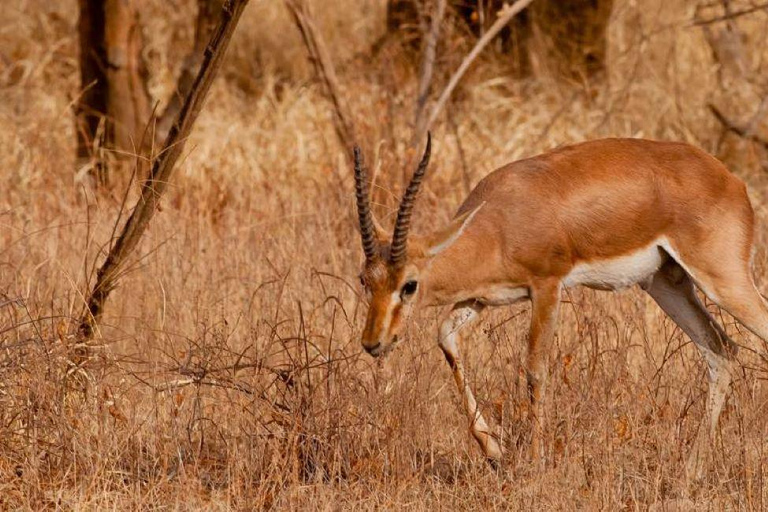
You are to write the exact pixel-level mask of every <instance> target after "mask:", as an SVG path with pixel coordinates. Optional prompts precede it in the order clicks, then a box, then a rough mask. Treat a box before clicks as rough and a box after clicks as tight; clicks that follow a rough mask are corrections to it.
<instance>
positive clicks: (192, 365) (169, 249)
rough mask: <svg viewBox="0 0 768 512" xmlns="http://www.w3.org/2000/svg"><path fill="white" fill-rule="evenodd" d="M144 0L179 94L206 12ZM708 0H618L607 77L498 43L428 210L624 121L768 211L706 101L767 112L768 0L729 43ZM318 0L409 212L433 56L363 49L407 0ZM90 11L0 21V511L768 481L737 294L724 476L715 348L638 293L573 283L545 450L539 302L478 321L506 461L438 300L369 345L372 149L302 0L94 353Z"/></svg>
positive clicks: (223, 97)
mask: <svg viewBox="0 0 768 512" xmlns="http://www.w3.org/2000/svg"><path fill="white" fill-rule="evenodd" d="M701 3H702V5H704V2H701ZM734 3H735V4H739V5H740V3H738V2H734ZM744 3H746V2H744ZM146 8H147V11H146V13H145V17H144V24H145V27H146V35H147V37H148V43H147V49H146V57H147V59H148V61H149V62H150V65H151V71H152V81H151V87H152V91H153V93H154V94H155V95H156V96H157V97H158V98H159V99H161V100H162V99H163V98H164V97H165V96H166V95H167V94H168V93H169V91H170V89H171V87H172V84H173V76H174V72H175V70H176V69H177V66H178V64H179V63H180V60H181V58H182V56H183V55H184V52H185V48H187V47H188V46H189V44H191V20H192V16H193V7H192V2H191V1H190V0H183V1H182V0H174V1H171V2H161V1H159V0H151V1H149V2H147V6H146ZM695 8H696V6H695V5H694V3H693V2H689V1H685V0H666V1H661V0H648V1H644V2H633V1H629V0H617V1H616V9H615V12H614V15H613V18H612V21H611V25H610V31H609V38H610V39H609V49H610V51H609V70H610V72H609V76H608V77H607V79H606V81H605V82H604V83H601V84H597V85H594V86H592V87H590V88H588V89H585V87H584V86H583V84H564V83H563V82H562V81H558V80H555V79H553V78H552V77H550V76H548V74H547V65H546V61H545V59H539V61H538V62H537V67H536V69H537V78H535V79H531V80H525V81H517V82H516V81H514V80H512V79H510V78H509V77H508V76H507V75H506V74H505V70H506V68H505V65H504V63H503V60H502V59H501V58H500V57H499V56H498V55H495V54H494V53H493V52H490V53H488V54H486V55H485V56H484V58H483V59H482V61H481V62H479V63H478V64H477V65H476V66H475V68H474V69H473V72H472V73H471V75H470V76H468V77H467V79H466V80H465V82H464V84H463V87H462V89H461V91H459V94H458V95H457V98H456V100H455V101H454V102H452V103H451V104H450V105H449V108H448V114H449V115H450V119H452V122H448V121H447V120H446V117H445V116H444V117H443V119H441V121H440V122H439V124H438V125H437V126H436V127H435V141H436V147H435V151H434V159H433V161H434V164H433V167H432V170H431V176H430V178H429V180H428V183H427V184H426V188H425V193H424V194H423V196H422V199H421V200H420V203H419V205H418V207H417V208H418V214H417V217H418V218H417V226H416V229H417V230H427V229H430V228H432V227H434V226H435V225H439V224H440V223H441V222H443V221H445V220H446V219H448V218H449V216H450V214H451V213H452V211H454V209H455V208H456V207H457V206H458V204H459V203H460V202H461V200H462V198H463V197H464V195H465V193H466V191H465V186H466V184H474V183H476V182H477V181H478V180H479V179H480V178H481V177H482V176H483V175H485V174H486V173H488V172H489V171H491V170H492V169H493V168H494V167H496V166H498V165H501V164H503V163H506V162H508V161H511V160H513V159H516V158H519V157H523V156H526V155H532V154H535V153H538V152H540V151H543V150H546V149H547V148H550V147H553V146H555V145H558V144H564V143H568V142H575V141H580V140H585V139H591V138H598V137H603V136H629V137H649V138H659V139H676V140H685V141H688V142H691V143H693V144H696V145H698V146H700V147H703V148H705V149H706V150H708V151H710V152H712V153H715V154H718V155H719V156H720V157H721V158H723V159H724V160H725V161H726V162H727V163H728V164H729V165H730V167H731V169H732V170H733V172H734V173H735V174H737V175H738V176H739V177H741V178H742V179H744V180H745V181H746V182H747V183H748V184H749V185H750V190H751V194H752V197H753V202H754V205H755V208H756V211H757V213H758V217H759V220H760V225H761V226H766V225H768V219H766V204H767V203H768V202H767V201H766V195H765V190H768V189H767V188H766V187H767V186H768V182H767V181H768V180H766V175H765V169H766V164H765V155H764V154H761V153H760V152H759V150H758V149H757V148H755V147H754V146H753V145H751V144H749V143H745V142H742V141H739V140H738V139H735V138H732V137H731V136H727V137H725V138H723V137H721V135H722V131H721V129H720V127H719V126H718V124H717V122H716V121H715V120H714V119H713V118H712V117H711V116H710V115H709V113H708V110H707V108H706V104H707V103H708V102H715V103H717V104H718V105H720V106H722V107H723V108H725V109H727V111H728V112H730V113H732V115H733V116H735V117H738V118H739V119H748V117H749V115H750V114H751V113H752V112H753V110H754V108H755V107H756V105H757V102H758V101H759V100H760V98H761V97H762V96H764V95H765V94H766V92H768V88H767V87H766V86H767V85H768V84H766V82H765V78H764V77H765V76H768V75H766V65H765V64H764V61H765V59H766V57H768V53H766V48H767V46H766V44H765V42H766V41H765V39H766V38H767V37H768V31H767V30H766V14H765V13H756V14H754V15H752V16H749V17H744V18H742V19H739V20H738V21H736V22H735V26H736V27H737V28H739V29H740V30H741V31H743V33H744V39H743V40H742V39H739V40H738V41H737V43H738V44H741V45H742V50H741V51H740V53H739V52H738V51H736V52H735V53H734V51H731V50H729V51H731V53H730V54H728V55H731V57H728V58H723V57H722V55H721V56H720V61H719V62H718V60H717V59H716V58H715V54H714V53H713V50H712V47H711V46H710V44H709V43H708V42H707V39H706V34H705V33H704V31H703V30H702V29H701V28H700V27H691V26H690V23H691V20H692V19H693V17H694V15H695V11H696V9H695ZM315 11H316V13H317V16H318V20H319V21H318V22H319V25H320V28H321V30H322V32H323V34H324V35H325V37H326V38H327V39H328V43H329V45H330V46H331V48H333V49H334V54H335V56H336V59H337V65H338V67H339V72H340V77H341V79H342V82H343V84H344V87H345V93H346V94H347V96H348V97H349V101H350V103H351V104H352V106H353V110H354V111H355V112H356V115H357V121H358V123H359V125H360V133H361V142H363V143H364V144H365V145H366V146H367V147H368V148H370V149H371V154H372V155H375V158H376V165H375V167H376V169H377V173H378V174H377V176H378V178H377V185H378V187H377V189H376V201H377V202H378V203H379V204H380V206H379V207H378V208H379V209H378V212H379V214H380V216H382V217H384V218H391V212H392V208H393V205H394V204H395V199H396V197H397V195H398V194H399V191H400V186H401V182H402V176H403V169H402V168H401V167H400V162H402V161H404V160H406V159H407V156H408V155H407V154H406V152H407V144H406V141H407V140H408V137H409V136H410V132H409V123H410V122H411V121H412V116H413V114H412V109H413V98H414V93H415V88H416V80H415V76H414V71H413V69H412V67H411V66H409V65H408V63H407V61H406V60H405V59H404V58H403V56H402V54H400V53H398V52H397V50H396V49H394V50H393V49H391V48H389V47H386V48H385V49H384V50H382V51H381V52H380V53H379V54H377V55H376V56H375V57H374V58H370V57H368V56H367V54H366V52H367V50H368V48H370V46H371V45H372V44H373V43H374V42H375V41H376V40H378V38H379V37H380V36H381V35H383V30H384V18H383V16H384V2H383V1H382V0H366V1H362V2H356V1H351V0H338V1H336V2H333V3H329V2H323V3H322V4H321V3H320V2H315ZM703 12H705V13H706V12H711V13H712V14H713V15H716V14H719V13H720V11H719V7H718V6H717V5H714V6H710V7H704V11H703ZM75 13H76V2H74V0H67V1H63V2H57V3H49V2H42V1H40V0H20V1H19V2H17V3H16V4H15V5H13V6H12V7H10V8H8V9H6V12H5V16H4V17H3V19H2V21H0V167H1V168H2V169H3V172H4V180H3V183H4V186H3V191H2V194H0V226H1V227H0V348H2V352H0V508H3V509H35V510H38V509H42V508H62V509H104V508H115V509H128V508H150V507H168V508H175V509H193V508H206V509H255V508H268V507H273V508H279V509H294V508H318V509H339V508H341V509H346V508H350V509H351V508H364V509H375V508H384V509H395V508H407V509H434V508H436V507H439V508H446V509H478V508H483V509H485V508H506V509H533V508H535V509H566V510H570V509H574V508H583V509H618V508H627V509H642V510H644V509H648V508H651V507H655V508H656V509H658V510H672V509H675V508H674V507H677V509H678V510H679V509H693V508H694V507H695V508H697V509H700V508H706V509H749V510H757V509H762V508H764V507H765V506H766V500H768V488H767V487H766V485H765V475H766V469H765V466H766V462H767V459H766V451H768V446H767V445H766V439H767V435H768V427H766V422H765V414H766V406H767V405H768V390H766V386H765V384H764V382H765V378H766V368H767V365H766V363H765V361H764V359H763V358H762V357H761V356H760V355H759V354H761V353H762V354H765V349H766V347H765V346H764V345H763V344H762V342H759V341H758V340H756V339H755V338H754V337H752V336H751V335H749V334H747V333H746V332H745V331H744V330H743V329H741V328H740V327H738V326H737V325H736V324H734V322H733V321H732V320H731V319H730V318H729V317H727V316H726V315H724V314H721V313H720V312H719V311H718V310H717V309H716V308H714V307H712V311H713V312H715V313H716V314H717V315H718V318H720V319H721V320H722V321H723V322H724V323H725V325H726V327H727V330H728V332H729V333H731V334H732V335H733V337H734V338H735V339H736V341H737V342H738V343H739V344H741V345H742V346H743V347H744V348H743V349H742V350H741V354H740V361H741V363H742V365H743V366H742V367H741V368H742V369H741V370H740V373H739V376H738V378H737V379H736V380H735V383H734V385H733V389H732V394H731V396H730V398H729V401H728V405H727V408H726V410H725V412H724V414H723V417H722V421H721V429H720V437H719V439H718V444H717V448H716V451H715V454H714V461H713V463H712V465H711V467H710V468H709V471H708V473H707V475H706V477H705V479H704V480H703V481H701V482H689V481H687V480H686V478H685V475H684V460H685V457H686V456H687V454H688V452H689V449H690V444H691V442H692V440H693V439H694V437H695V435H696V432H697V430H698V428H700V425H701V423H702V417H703V409H704V397H705V392H706V371H705V366H704V365H703V364H702V361H701V360H700V358H699V356H698V354H697V353H696V351H695V349H694V348H693V346H692V345H691V343H690V342H689V340H688V339H687V338H686V337H685V336H684V335H683V334H682V333H681V332H680V330H679V329H677V328H676V326H675V325H674V324H673V323H672V322H671V321H670V320H668V319H667V318H665V317H664V316H663V315H662V314H661V313H660V311H659V310H658V308H657V307H656V306H655V305H654V304H653V303H652V301H650V300H649V299H648V298H647V297H646V296H645V295H644V294H642V293H641V292H639V291H637V290H630V291H627V292H623V293H619V294H605V293H598V292H592V291H584V290H573V291H571V292H570V293H569V294H568V295H567V296H566V297H564V299H565V300H566V304H565V305H564V307H563V308H562V313H561V318H560V328H559V332H558V336H557V339H556V343H555V346H554V349H553V352H552V354H551V357H550V363H551V364H550V385H549V388H548V393H549V402H548V406H547V417H546V429H545V430H546V436H547V449H548V453H549V457H548V462H547V464H546V466H545V467H542V468H539V467H533V466H531V464H530V463H529V461H528V460H527V458H526V457H525V455H524V454H525V448H526V442H527V436H528V435H529V430H530V429H529V425H528V424H527V423H526V420H525V418H526V396H525V389H524V386H523V380H522V378H521V368H522V361H523V357H524V348H523V347H524V336H525V333H526V326H527V321H528V312H527V308H526V307H515V308H502V309H499V310H497V311H494V312H491V313H490V314H487V315H486V316H485V317H484V320H483V321H482V323H481V325H480V326H479V327H478V328H477V329H476V330H475V332H474V335H473V336H472V337H471V338H470V339H467V340H466V341H465V343H464V351H465V354H466V359H467V366H468V369H469V372H470V379H471V382H472V384H473V387H474V389H475V390H476V392H477V395H478V398H479V400H480V401H481V403H482V406H483V408H484V410H485V411H486V412H487V414H488V415H489V416H490V417H491V418H492V419H493V421H494V424H496V425H498V426H499V427H500V428H501V429H502V431H503V442H504V444H505V446H506V448H507V455H506V460H505V464H504V467H503V468H502V469H501V470H500V471H498V472H494V471H492V470H490V469H489V468H488V467H487V465H486V464H485V463H484V462H483V461H482V460H481V457H480V456H479V453H478V450H477V448H476V447H475V446H474V444H473V443H474V442H473V441H472V440H471V439H470V437H469V436H468V435H467V425H466V420H465V418H464V415H463V413H462V412H461V411H460V408H459V399H458V397H457V394H456V392H455V390H454V385H453V383H452V380H451V378H450V372H449V370H448V368H447V366H446V365H445V363H444V362H443V358H442V355H441V354H440V352H439V350H438V349H437V347H436V344H435V334H436V322H435V319H436V317H437V315H438V311H435V310H423V311H420V312H418V313H417V314H416V315H415V317H414V318H413V320H412V322H411V323H410V324H409V328H408V341H407V342H406V343H404V344H402V346H401V347H400V348H399V349H398V350H397V351H396V352H395V353H394V354H393V355H392V356H391V357H389V358H388V359H387V360H386V361H384V362H381V363H380V362H374V361H373V360H371V359H370V358H368V357H367V356H365V355H362V354H361V353H360V349H359V344H358V335H359V330H360V323H361V319H362V314H363V311H364V308H365V305H364V303H363V302H362V299H361V296H360V290H359V288H358V285H357V279H356V277H355V276H356V274H357V272H358V268H359V264H360V261H361V255H360V250H359V240H358V238H357V233H356V231H355V228H354V217H353V215H352V205H353V195H352V187H351V183H350V180H351V174H350V170H349V169H348V168H346V166H345V164H344V159H343V155H342V153H341V151H340V148H339V145H338V142H337V141H336V139H335V138H334V137H335V136H334V132H333V128H332V124H331V114H330V112H329V110H328V105H327V104H326V102H325V101H324V99H323V97H322V94H321V91H320V90H319V88H318V86H317V84H315V83H314V82H313V81H312V80H311V75H310V67H309V66H308V65H307V64H306V61H305V58H304V53H303V49H302V47H301V45H300V40H299V38H298V36H297V35H296V33H295V30H294V28H293V27H292V25H291V24H290V19H289V17H287V16H286V13H285V12H284V11H283V9H282V7H281V3H280V2H267V1H265V0H253V1H252V4H251V5H250V6H249V10H248V12H247V13H246V15H245V18H244V21H243V24H242V26H241V27H240V28H239V34H238V35H237V37H236V41H235V42H234V44H233V47H232V52H231V55H230V58H229V60H228V64H227V66H226V69H225V72H224V76H223V77H222V79H221V80H220V81H219V82H218V83H217V85H216V87H215V90H214V91H213V94H212V97H211V99H210V101H209V104H208V105H207V109H206V111H205V112H204V114H203V116H202V117H201V119H200V122H199V124H198V127H197V129H196V131H195V133H194V136H193V138H192V141H191V143H190V144H189V145H188V148H189V149H188V155H187V156H186V158H185V159H184V161H183V162H182V164H181V168H180V169H179V173H178V174H177V178H178V179H177V180H176V181H175V182H174V183H173V186H172V187H173V189H172V190H171V191H170V194H169V197H168V198H167V200H166V201H165V203H164V204H165V206H164V209H163V211H162V212H161V213H160V214H159V215H157V216H156V218H155V220H154V222H153V225H152V226H151V229H150V231H149V233H148V234H147V236H146V238H145V240H144V241H143V242H142V244H141V248H140V251H139V254H137V255H136V257H135V258H134V259H133V261H132V264H131V265H130V271H129V272H126V274H125V276H124V277H123V280H122V284H121V286H120V288H119V289H118V290H116V291H115V292H114V294H113V298H112V301H111V302H110V303H109V305H108V308H107V312H106V316H105V318H104V322H103V324H102V326H101V331H100V333H99V336H98V342H99V346H98V347H97V350H96V356H95V358H94V360H93V361H91V362H90V364H89V367H88V369H87V371H84V370H82V369H79V368H77V367H75V366H74V364H73V362H72V361H73V359H72V353H73V346H72V344H73V339H72V337H71V336H70V334H69V333H70V332H71V322H72V319H73V318H76V317H77V316H78V314H79V313H80V312H81V311H82V307H83V291H84V290H85V289H86V286H87V284H88V283H89V282H90V280H91V279H92V270H93V268H94V265H97V264H98V263H99V262H100V258H101V257H103V254H104V251H105V247H106V246H107V244H108V243H109V240H110V236H111V233H112V231H113V227H114V225H115V221H116V218H117V217H118V215H119V214H120V213H121V212H120V200H121V195H122V191H121V190H120V189H119V188H118V189H116V190H115V191H114V193H113V194H112V195H110V194H102V195H100V196H97V197H96V198H95V199H89V198H88V196H87V195H86V194H83V192H82V184H81V182H80V181H79V180H77V179H76V173H75V171H74V165H75V163H74V162H75V159H74V148H75V137H74V132H73V121H72V117H71V116H72V112H71V105H72V101H73V100H74V99H75V98H76V97H77V94H78V90H79V89H78V88H79V84H78V75H77V61H76V53H75V52H76V40H75V37H76V30H75V23H76V19H75V15H76V14H75ZM722 28H723V25H722V24H719V25H712V26H711V27H710V30H711V32H710V37H715V38H717V37H719V36H718V34H719V31H720V30H722ZM469 44H470V41H468V39H467V37H466V36H463V35H462V34H461V33H458V32H456V33H452V34H450V36H449V37H448V38H447V40H446V41H444V44H443V46H442V48H441V54H440V55H441V57H440V62H439V68H440V69H441V72H440V73H441V74H440V76H438V78H437V81H438V83H437V85H438V86H439V85H440V83H443V82H444V81H445V80H446V78H447V73H448V71H449V70H450V68H451V66H452V65H455V63H456V62H457V61H458V60H459V59H460V58H461V56H462V53H461V52H462V51H463V49H464V48H466V47H467V46H468V45H469ZM540 44H541V45H542V48H545V45H546V42H545V41H540ZM738 44H737V45H736V46H737V47H738ZM737 49H738V48H737ZM542 54H543V52H542ZM734 55H735V57H734ZM739 59H741V60H739ZM585 90H588V91H589V92H585ZM762 128H766V127H765V124H763V126H762ZM135 197H136V190H135V186H134V187H132V188H131V189H130V190H129V201H130V200H131V199H133V198H135ZM129 204H130V202H129ZM123 218H124V212H123ZM765 231H766V230H765V229H762V228H761V229H760V232H759V233H758V238H757V239H758V252H757V255H756V261H755V263H756V264H755V267H756V275H757V280H758V283H759V285H760V287H761V289H762V290H765V289H766V286H768V283H766V276H768V272H767V271H766V252H765V249H764V248H765V244H766V240H765V236H764V233H765Z"/></svg>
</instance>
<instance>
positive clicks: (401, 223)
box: [389, 133, 432, 267]
mask: <svg viewBox="0 0 768 512" xmlns="http://www.w3.org/2000/svg"><path fill="white" fill-rule="evenodd" d="M431 152H432V134H431V133H427V147H426V149H424V156H422V157H421V162H420V163H419V166H418V167H417V168H416V172H415V173H413V177H412V178H411V182H410V183H409V184H408V188H406V189H405V193H404V194H403V199H402V200H401V201H400V208H399V209H398V210H397V221H396V222H395V232H394V234H393V235H392V247H391V248H390V252H389V260H390V263H391V264H392V265H393V266H395V267H399V266H401V265H403V264H404V263H405V248H406V245H407V242H408V230H410V229H411V213H412V212H413V202H414V200H415V199H416V196H417V195H418V193H419V188H420V187H421V181H422V179H423V178H424V173H425V172H426V170H427V165H428V164H429V156H430V154H431Z"/></svg>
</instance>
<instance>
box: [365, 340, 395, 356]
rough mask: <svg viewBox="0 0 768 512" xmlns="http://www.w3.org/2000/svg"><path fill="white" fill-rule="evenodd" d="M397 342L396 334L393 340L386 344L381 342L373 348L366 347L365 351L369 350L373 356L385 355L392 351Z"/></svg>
mask: <svg viewBox="0 0 768 512" xmlns="http://www.w3.org/2000/svg"><path fill="white" fill-rule="evenodd" d="M397 342H398V338H397V336H395V337H394V338H392V342H390V343H387V344H386V345H383V344H381V343H379V344H378V345H376V346H375V347H371V348H368V347H365V351H366V352H368V354H370V355H371V356H372V357H377V358H378V357H384V356H386V355H387V354H389V353H390V352H391V351H392V349H393V348H394V346H395V344H396V343H397Z"/></svg>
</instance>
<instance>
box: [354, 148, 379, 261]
mask: <svg viewBox="0 0 768 512" xmlns="http://www.w3.org/2000/svg"><path fill="white" fill-rule="evenodd" d="M354 153H355V195H356V196H357V217H358V220H359V221H360V236H361V237H362V239H363V252H365V259H366V260H367V261H373V260H374V259H375V258H376V255H377V254H378V248H377V245H378V243H377V241H376V235H375V234H374V230H373V214H372V213H371V202H370V198H369V197H368V193H369V192H368V172H367V171H366V169H365V164H364V163H363V155H362V151H360V148H359V147H358V146H355V149H354Z"/></svg>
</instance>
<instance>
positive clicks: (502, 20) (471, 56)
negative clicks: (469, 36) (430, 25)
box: [424, 0, 533, 131]
mask: <svg viewBox="0 0 768 512" xmlns="http://www.w3.org/2000/svg"><path fill="white" fill-rule="evenodd" d="M531 2H533V0H518V1H517V2H515V4H514V5H512V6H509V5H507V6H505V7H504V9H503V10H502V11H501V12H500V13H499V17H498V19H497V20H496V21H495V22H494V23H493V25H491V27H490V28H489V29H488V32H486V33H485V34H484V35H483V37H481V38H480V39H479V40H478V41H477V43H476V44H475V46H474V48H472V50H471V51H470V52H469V53H468V54H467V56H466V57H464V60H463V61H462V62H461V64H460V65H459V67H458V69H457V70H456V71H455V72H454V74H453V76H452V77H451V79H450V81H449V82H448V85H447V86H446V87H445V89H444V90H443V93H442V94H441V95H440V98H438V100H437V102H436V103H435V106H434V107H433V108H432V112H431V114H430V116H429V119H428V120H427V123H426V125H425V126H424V130H425V131H427V130H429V129H430V127H431V126H432V125H433V124H434V122H435V120H436V119H437V116H438V115H440V111H441V110H442V109H443V107H445V103H446V102H447V101H448V98H450V96H451V94H453V91H454V89H456V86H457V85H458V84H459V82H460V81H461V79H462V78H463V77H464V74H465V73H466V72H467V70H468V69H469V66H471V65H472V63H473V62H474V61H475V59H476V58H477V56H478V55H480V53H481V52H482V51H483V49H484V48H485V47H486V46H487V45H488V43H490V42H491V40H492V39H493V38H494V37H496V35H497V34H498V33H499V32H501V29H503V28H504V27H505V26H507V24H508V23H509V22H510V21H511V20H512V18H514V17H515V15H516V14H518V13H519V12H521V11H522V10H523V9H525V8H526V7H528V6H529V5H530V4H531Z"/></svg>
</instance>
